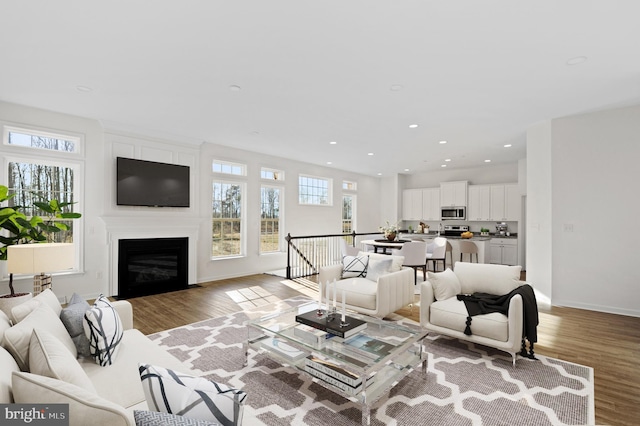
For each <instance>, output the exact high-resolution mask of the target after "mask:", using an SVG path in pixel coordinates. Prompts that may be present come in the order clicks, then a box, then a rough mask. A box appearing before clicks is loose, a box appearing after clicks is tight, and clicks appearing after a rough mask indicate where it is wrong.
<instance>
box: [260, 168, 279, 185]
mask: <svg viewBox="0 0 640 426" xmlns="http://www.w3.org/2000/svg"><path fill="white" fill-rule="evenodd" d="M265 173H271V174H272V176H273V177H265V176H264V174H265ZM260 179H262V180H264V181H269V182H284V170H278V169H272V168H269V167H261V168H260Z"/></svg>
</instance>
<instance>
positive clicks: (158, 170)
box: [116, 157, 189, 207]
mask: <svg viewBox="0 0 640 426" xmlns="http://www.w3.org/2000/svg"><path fill="white" fill-rule="evenodd" d="M116 162H117V166H116V169H117V172H116V175H117V181H118V183H117V187H116V204H117V205H119V206H149V207H189V166H179V165H177V164H167V163H156V162H154V161H145V160H134V159H133V158H123V157H118V158H117V159H116Z"/></svg>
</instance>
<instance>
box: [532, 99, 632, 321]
mask: <svg viewBox="0 0 640 426" xmlns="http://www.w3.org/2000/svg"><path fill="white" fill-rule="evenodd" d="M639 158H640V107H639V106H636V107H630V108H621V109H615V110H608V111H601V112H596V113H590V114H584V115H578V116H573V117H566V118H560V119H555V120H552V121H551V122H545V123H540V124H538V125H536V126H533V127H532V128H531V129H529V131H528V135H527V162H528V165H527V205H528V208H527V215H528V223H529V227H528V228H529V229H528V241H527V265H528V267H527V280H528V281H531V282H532V284H533V285H534V286H535V287H536V288H537V289H539V290H542V291H543V292H544V293H545V294H547V295H550V297H551V299H552V303H553V304H554V305H565V306H572V307H579V308H586V309H593V310H598V311H605V312H613V313H620V314H626V315H634V316H640V290H639V288H638V283H639V282H640V269H639V268H638V267H637V266H636V264H635V263H634V262H633V260H632V259H633V256H634V254H635V253H634V249H633V247H634V245H635V244H634V242H635V240H634V232H635V229H634V228H635V225H636V223H637V220H638V218H639V217H640V200H639V199H638V197H637V196H636V190H635V187H636V185H637V182H639V181H640V167H638V164H637V163H638V159H639Z"/></svg>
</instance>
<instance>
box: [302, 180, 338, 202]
mask: <svg viewBox="0 0 640 426" xmlns="http://www.w3.org/2000/svg"><path fill="white" fill-rule="evenodd" d="M298 202H299V203H300V204H307V205H315V206H329V205H331V202H332V197H331V179H325V178H321V177H315V176H306V175H300V176H299V179H298Z"/></svg>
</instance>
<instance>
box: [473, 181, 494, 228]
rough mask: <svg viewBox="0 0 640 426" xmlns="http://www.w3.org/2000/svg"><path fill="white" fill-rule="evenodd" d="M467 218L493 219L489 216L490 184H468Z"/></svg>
mask: <svg viewBox="0 0 640 426" xmlns="http://www.w3.org/2000/svg"><path fill="white" fill-rule="evenodd" d="M467 220H478V221H480V220H484V221H488V220H493V218H492V217H491V186H490V185H469V205H468V206H467Z"/></svg>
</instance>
